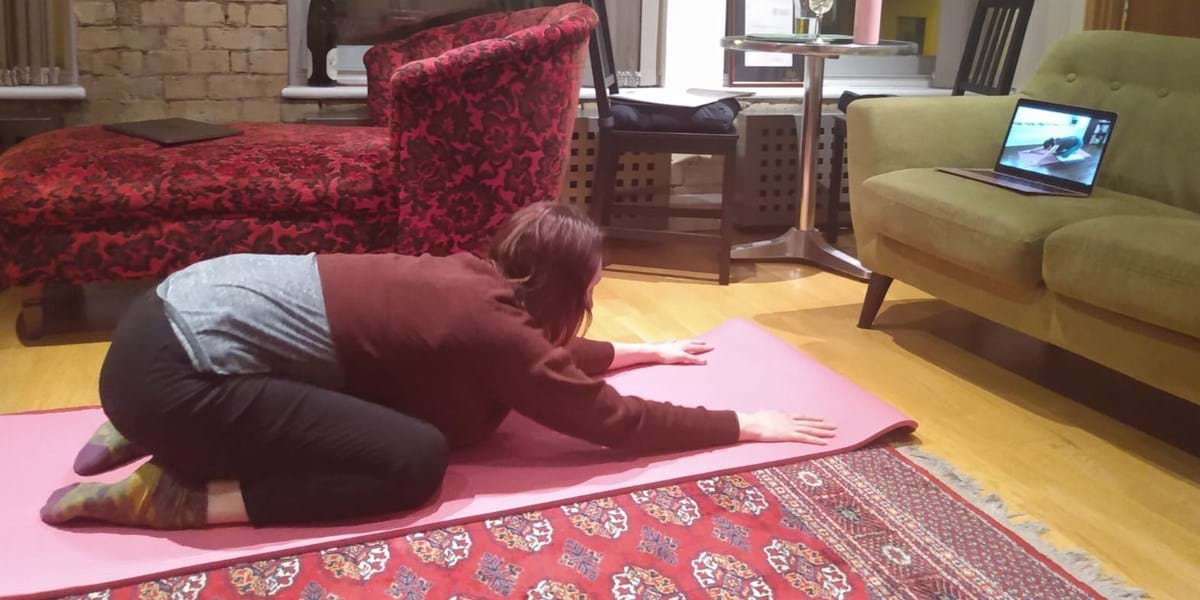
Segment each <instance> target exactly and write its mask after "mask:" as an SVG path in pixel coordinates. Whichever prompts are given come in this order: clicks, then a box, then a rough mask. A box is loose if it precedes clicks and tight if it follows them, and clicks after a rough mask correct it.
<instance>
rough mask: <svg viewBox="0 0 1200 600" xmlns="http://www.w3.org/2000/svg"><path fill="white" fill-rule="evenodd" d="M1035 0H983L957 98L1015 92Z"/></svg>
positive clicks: (956, 88) (960, 71) (958, 80)
mask: <svg viewBox="0 0 1200 600" xmlns="http://www.w3.org/2000/svg"><path fill="white" fill-rule="evenodd" d="M1033 1H1034V0H979V5H978V7H976V9H975V17H974V19H972V21H971V30H970V33H969V34H968V35H967V46H966V48H965V50H964V51H963V58H962V63H961V64H959V67H958V77H957V78H956V80H955V82H954V95H956V96H961V95H963V94H965V93H966V92H973V93H976V94H986V95H990V96H1002V95H1006V94H1008V93H1009V92H1011V91H1012V80H1013V75H1014V74H1015V73H1016V70H1017V60H1018V59H1019V58H1020V55H1021V45H1022V44H1023V43H1024V41H1025V30H1026V29H1027V28H1028V26H1029V15H1030V13H1032V12H1033Z"/></svg>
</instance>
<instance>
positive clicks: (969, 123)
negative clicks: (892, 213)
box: [846, 96, 1018, 270]
mask: <svg viewBox="0 0 1200 600" xmlns="http://www.w3.org/2000/svg"><path fill="white" fill-rule="evenodd" d="M1017 98H1018V97H1017V96H950V97H946V96H939V97H906V98H874V99H863V100H859V101H857V102H854V103H852V104H850V107H849V110H848V111H847V115H846V121H847V128H848V130H849V131H848V135H847V141H848V146H849V153H850V165H849V175H850V212H851V215H852V217H853V219H854V237H855V240H856V242H857V244H858V257H859V259H860V260H862V262H863V264H864V265H865V266H867V267H868V268H870V269H872V270H875V269H877V268H879V265H878V264H877V263H876V258H875V257H876V254H875V248H876V244H875V242H876V231H877V230H878V223H879V220H880V219H881V218H882V216H881V215H880V207H879V203H878V202H876V201H875V199H874V197H873V196H872V194H871V191H870V190H869V189H868V188H867V187H866V186H864V185H863V183H864V182H865V181H867V180H868V179H870V178H872V177H875V176H876V175H881V174H884V173H890V172H892V171H899V170H902V169H917V168H934V167H962V168H979V169H986V168H990V167H991V166H993V165H994V164H995V163H996V157H997V156H999V154H1000V146H1001V145H1002V144H1003V142H1004V134H1005V130H1006V129H1007V127H1006V126H1007V124H1008V121H1009V120H1010V119H1011V117H1012V113H1013V110H1014V108H1015V107H1016V103H1017Z"/></svg>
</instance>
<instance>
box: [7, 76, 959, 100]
mask: <svg viewBox="0 0 1200 600" xmlns="http://www.w3.org/2000/svg"><path fill="white" fill-rule="evenodd" d="M6 89H17V88H0V94H3V92H4V90H6ZM50 89H54V88H50ZM721 89H725V90H731V91H738V92H753V93H754V95H753V96H750V97H748V98H743V99H742V100H743V101H747V102H799V101H801V100H803V99H804V86H787V87H726V88H721ZM846 90H853V91H855V92H857V93H859V94H890V95H893V96H948V95H950V90H949V89H946V88H935V87H930V85H929V78H928V77H856V78H851V77H829V78H826V79H825V89H824V97H825V99H826V100H837V99H838V97H839V96H841V95H842V92H844V91H846ZM81 91H82V88H81ZM81 97H82V96H81ZM283 97H284V98H286V99H288V100H366V99H367V87H366V86H365V85H336V86H330V87H312V86H307V85H290V86H288V87H285V88H283ZM0 98H3V95H0ZM579 99H580V100H585V101H587V100H595V99H596V91H595V90H594V89H592V88H590V87H585V88H582V89H580V91H579Z"/></svg>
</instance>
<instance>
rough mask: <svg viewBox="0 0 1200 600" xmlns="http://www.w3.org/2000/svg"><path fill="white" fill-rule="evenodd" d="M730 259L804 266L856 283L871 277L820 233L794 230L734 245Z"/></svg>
mask: <svg viewBox="0 0 1200 600" xmlns="http://www.w3.org/2000/svg"><path fill="white" fill-rule="evenodd" d="M730 256H731V258H733V260H755V261H768V260H769V261H780V262H801V263H807V264H810V265H813V266H817V267H820V268H822V269H825V270H828V271H834V272H837V273H839V274H841V275H845V276H847V277H850V278H852V279H857V280H859V281H866V280H867V278H868V277H870V276H871V272H870V271H868V270H866V269H864V268H863V266H862V263H860V262H858V259H857V258H854V257H853V256H850V255H849V254H846V253H845V252H842V251H841V250H838V249H837V248H834V247H833V246H830V245H829V242H826V241H825V238H824V237H823V236H822V235H821V232H819V231H816V230H808V231H801V230H799V229H797V228H795V227H793V228H791V229H790V230H788V232H787V233H785V234H783V235H781V236H779V237H777V238H775V239H773V240H765V241H761V242H752V243H749V244H739V245H737V246H734V247H733V252H732V253H731V255H730Z"/></svg>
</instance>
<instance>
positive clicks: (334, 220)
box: [0, 4, 596, 288]
mask: <svg viewBox="0 0 1200 600" xmlns="http://www.w3.org/2000/svg"><path fill="white" fill-rule="evenodd" d="M595 25H596V16H595V13H593V12H592V11H591V9H589V8H587V7H585V6H583V5H580V4H567V5H562V6H559V7H555V8H539V9H533V10H528V11H521V12H518V13H511V14H500V15H487V16H483V17H478V18H475V19H471V20H469V21H464V22H463V23H459V24H457V25H452V26H448V27H443V28H438V29H434V30H429V31H427V32H424V33H422V34H419V35H417V36H414V37H413V38H410V39H409V40H407V41H405V42H403V43H400V44H387V45H385V46H381V47H378V48H375V49H372V50H371V52H369V53H368V55H369V56H370V57H372V58H371V60H369V61H368V70H369V71H370V72H371V74H372V75H371V80H372V86H371V87H370V89H369V92H368V94H369V98H370V102H371V104H372V109H373V110H376V109H378V107H380V106H384V105H388V106H391V107H392V108H391V113H392V116H390V117H389V116H385V117H383V120H381V121H379V123H380V124H381V125H382V124H384V123H387V122H388V121H389V120H390V125H391V126H390V127H353V128H351V127H323V126H313V125H289V124H278V123H272V124H265V123H242V124H238V125H237V128H239V129H241V130H243V134H242V135H240V136H237V137H233V138H226V139H222V140H214V141H210V142H203V143H199V144H192V145H185V146H179V147H175V148H159V147H157V146H156V145H154V144H152V143H150V142H145V141H141V140H137V139H133V138H129V137H125V136H122V135H119V134H115V133H111V132H108V131H105V130H103V129H101V128H99V127H95V126H89V127H76V128H70V129H64V130H59V131H55V132H50V133H47V134H43V135H41V136H36V137H34V138H31V139H29V140H26V141H25V142H24V143H22V144H20V145H18V146H17V147H15V148H13V149H11V150H10V151H9V152H7V153H5V154H3V155H0V288H4V287H8V286H10V285H24V284H30V283H37V282H46V281H70V282H84V281H104V280H118V279H139V278H150V277H161V276H164V275H166V274H168V273H170V272H172V271H174V270H177V269H179V268H182V267H184V266H186V265H188V264H190V263H192V262H195V261H197V260H202V259H204V258H209V257H213V256H219V255H223V254H228V253H232V252H267V253H295V252H309V251H317V252H393V251H394V252H404V253H422V252H432V253H439V254H448V253H452V252H458V251H480V250H482V249H483V248H484V247H485V244H486V242H487V240H488V239H489V238H490V237H491V235H492V233H493V232H494V231H495V228H496V227H497V226H498V225H499V223H500V222H501V221H502V220H503V219H504V218H505V217H506V216H507V215H508V214H510V213H511V212H513V211H515V210H516V209H518V208H520V207H521V206H523V205H525V204H528V203H531V202H537V201H540V200H550V199H553V198H554V197H555V196H556V195H557V192H558V187H559V184H560V180H561V175H562V168H563V164H564V160H565V154H566V151H567V148H568V145H569V137H570V128H571V125H572V123H573V120H574V115H575V109H576V105H577V102H578V93H579V84H580V76H581V74H582V66H583V60H584V55H585V54H586V49H587V40H588V35H589V33H590V31H591V29H592V28H593V27H595ZM497 36H504V37H502V38H499V39H496V38H497ZM422 40H424V41H422ZM401 46H402V47H403V48H404V49H402V50H399V49H398V50H393V48H400V47H401ZM380 57H386V59H385V60H379V58H380ZM415 57H422V58H421V59H420V60H415V61H414V60H404V59H405V58H408V59H412V58H415ZM394 65H399V66H398V68H394V67H393V66H394ZM387 73H392V74H391V75H390V77H389V79H388V82H387V84H385V85H380V81H381V79H382V76H383V74H387Z"/></svg>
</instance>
